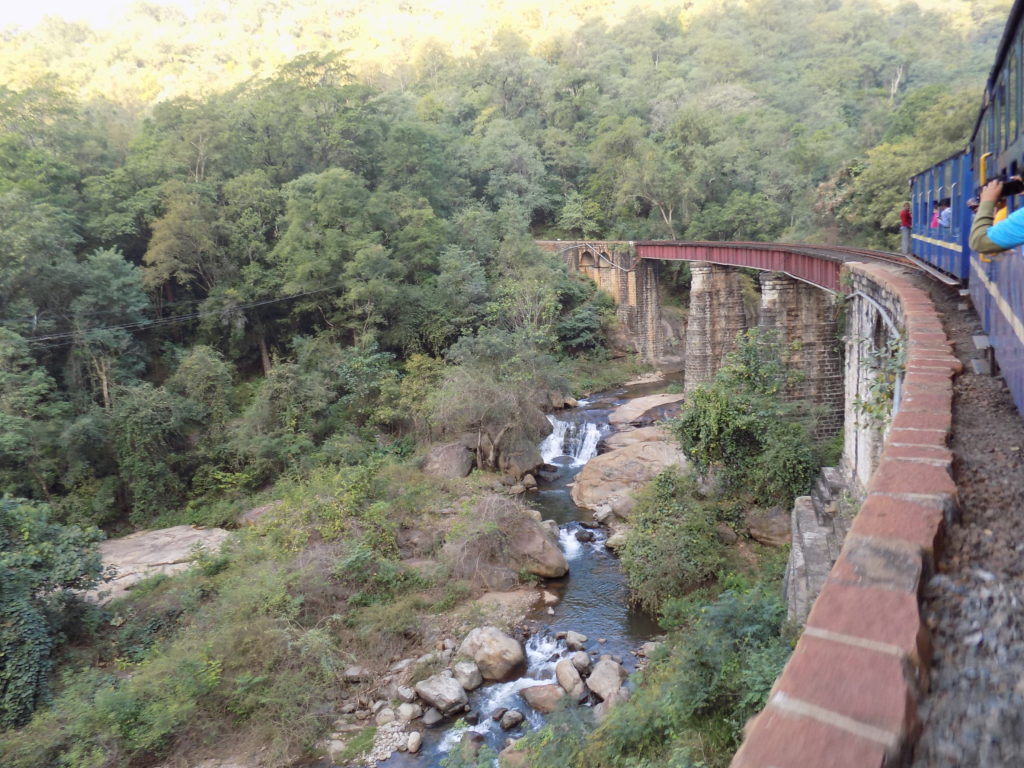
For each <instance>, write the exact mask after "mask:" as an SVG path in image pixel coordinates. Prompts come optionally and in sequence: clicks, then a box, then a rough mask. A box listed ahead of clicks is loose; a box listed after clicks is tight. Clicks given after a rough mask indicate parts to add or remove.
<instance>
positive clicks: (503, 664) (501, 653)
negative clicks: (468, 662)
mask: <svg viewBox="0 0 1024 768" xmlns="http://www.w3.org/2000/svg"><path fill="white" fill-rule="evenodd" d="M459 654H460V655H462V656H468V657H469V658H471V659H473V661H475V662H476V665H477V666H478V667H479V668H480V674H481V675H483V678H484V679H485V680H506V679H508V678H510V677H512V676H513V675H514V674H515V673H516V672H517V671H518V670H519V669H520V668H521V667H522V666H523V665H524V664H525V663H526V655H525V654H524V653H523V646H522V645H520V644H519V641H518V640H515V639H513V638H511V637H509V636H508V635H506V634H505V633H504V632H502V631H501V630H500V629H498V628H497V627H477V628H476V629H474V630H473V631H472V632H470V633H469V634H468V635H466V639H465V640H463V641H462V645H461V646H460V647H459ZM460 689H461V686H460ZM462 695H463V696H465V695H466V694H465V692H463V694H462Z"/></svg>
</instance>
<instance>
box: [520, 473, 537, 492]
mask: <svg viewBox="0 0 1024 768" xmlns="http://www.w3.org/2000/svg"><path fill="white" fill-rule="evenodd" d="M523 487H524V488H526V490H528V491H533V490H536V488H537V478H535V477H534V476H533V475H531V474H530V473H529V472H527V473H526V474H525V475H523Z"/></svg>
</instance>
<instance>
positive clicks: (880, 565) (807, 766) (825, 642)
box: [731, 264, 962, 768]
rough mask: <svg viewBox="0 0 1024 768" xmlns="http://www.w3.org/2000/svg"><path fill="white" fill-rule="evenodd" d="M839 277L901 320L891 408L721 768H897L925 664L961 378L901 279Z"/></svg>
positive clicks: (888, 272) (907, 746) (866, 270)
mask: <svg viewBox="0 0 1024 768" xmlns="http://www.w3.org/2000/svg"><path fill="white" fill-rule="evenodd" d="M844 271H849V272H851V273H852V274H853V275H855V276H858V277H860V278H866V279H867V280H868V281H869V282H870V284H871V285H872V288H873V289H874V290H877V291H878V292H879V295H884V296H885V297H887V298H888V299H890V302H887V303H889V304H890V306H891V305H892V304H896V305H898V307H899V309H900V314H901V317H900V322H901V325H902V327H903V329H904V331H905V334H906V338H907V345H908V346H907V350H908V353H907V363H906V374H905V378H904V388H903V396H902V401H901V403H900V408H899V412H898V413H897V414H896V415H895V417H894V418H893V421H892V425H891V430H890V431H889V434H888V435H887V436H886V438H885V443H884V446H883V449H882V456H881V459H880V461H879V463H878V467H877V468H876V470H875V471H874V473H873V474H872V476H871V480H870V482H869V483H868V485H867V489H866V491H867V495H866V498H865V500H864V503H863V505H862V506H861V508H860V511H859V512H858V514H857V517H856V518H855V520H854V522H853V526H852V527H851V529H850V532H849V534H848V536H847V538H846V541H845V542H844V544H843V549H842V552H841V554H840V556H839V559H838V560H837V561H836V563H835V565H834V566H833V568H832V571H831V573H830V575H829V579H828V582H827V583H826V584H825V586H824V588H823V589H822V591H821V594H820V595H819V596H818V598H817V600H816V601H815V603H814V607H813V608H812V609H811V613H810V616H809V617H808V619H807V625H806V627H805V629H804V632H803V635H802V636H801V638H800V641H799V642H798V643H797V646H796V649H795V650H794V652H793V656H792V658H791V659H790V661H789V663H788V664H787V665H786V668H785V669H784V670H783V672H782V675H781V676H780V677H779V679H778V680H776V682H775V686H774V687H773V688H772V692H771V694H770V695H769V698H768V704H767V706H766V707H765V709H764V710H763V711H762V712H761V714H759V715H758V716H757V717H755V718H754V719H752V720H751V721H750V723H748V725H747V733H746V738H745V739H744V742H743V744H742V746H741V747H740V749H739V751H738V752H737V753H736V755H735V756H734V757H733V760H732V764H731V766H732V768H769V767H771V768H822V767H823V766H834V767H835V768H867V767H868V766H872V767H875V766H899V765H902V764H904V763H905V762H906V760H907V759H908V757H909V754H910V752H911V749H912V747H913V744H914V740H915V739H916V736H917V733H918V730H919V722H918V718H917V700H918V696H919V694H920V693H921V691H922V690H924V688H926V687H927V679H928V661H929V643H928V633H927V629H926V627H925V625H924V623H923V622H922V620H921V615H920V610H919V590H920V587H921V584H922V581H923V579H924V578H926V577H927V575H928V573H929V572H930V571H931V570H932V568H933V566H934V563H935V556H936V552H937V550H938V549H939V548H940V547H941V544H942V535H943V530H944V526H945V524H946V520H947V519H950V518H951V516H952V515H953V514H955V511H956V505H957V490H956V485H955V484H954V482H953V479H952V461H953V456H952V453H951V452H950V451H949V449H948V448H947V441H948V438H949V432H950V428H951V425H952V401H953V384H952V380H953V377H954V376H955V375H956V374H957V373H959V372H960V370H961V369H962V367H961V364H960V362H959V361H958V360H957V359H956V357H954V356H953V354H952V352H951V347H950V344H949V341H948V340H947V338H946V335H945V333H944V332H943V329H942V323H941V321H940V320H939V316H938V313H937V312H936V310H935V308H934V306H933V305H932V303H931V300H930V299H929V297H928V295H927V294H926V293H925V292H924V291H922V290H920V289H919V288H916V287H915V286H914V285H913V284H912V282H911V281H910V279H909V278H907V277H906V276H905V274H904V273H903V272H902V271H901V270H899V269H898V268H895V267H889V266H883V265H875V264H870V265H868V264H848V265H846V266H845V267H844Z"/></svg>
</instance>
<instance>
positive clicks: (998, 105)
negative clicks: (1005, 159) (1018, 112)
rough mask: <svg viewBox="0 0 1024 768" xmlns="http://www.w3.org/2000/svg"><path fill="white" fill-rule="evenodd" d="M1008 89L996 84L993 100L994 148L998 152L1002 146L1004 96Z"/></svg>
mask: <svg viewBox="0 0 1024 768" xmlns="http://www.w3.org/2000/svg"><path fill="white" fill-rule="evenodd" d="M1005 94H1006V89H1005V88H1004V87H1003V86H1002V85H998V86H996V93H995V98H994V99H993V100H992V149H993V151H995V152H998V151H999V150H1000V148H1001V147H1002V134H1003V131H1002V127H1003V109H1004V103H1005V102H1004V101H1003V97H1004V95H1005Z"/></svg>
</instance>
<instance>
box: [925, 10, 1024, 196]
mask: <svg viewBox="0 0 1024 768" xmlns="http://www.w3.org/2000/svg"><path fill="white" fill-rule="evenodd" d="M1022 2H1024V0H1022ZM964 151H965V150H962V149H960V150H957V151H956V152H954V153H953V154H952V155H950V156H949V157H944V158H942V159H941V160H936V161H935V162H934V163H932V164H931V165H930V166H928V167H927V168H925V169H924V170H923V171H920V172H919V173H915V174H914V175H913V176H911V177H910V180H911V181H913V180H914V179H916V178H917V177H918V176H924V175H925V174H926V173H931V172H932V171H933V170H935V166H937V165H942V164H944V163H948V162H949V161H950V160H953V159H954V158H957V157H960V156H961V155H963V154H964Z"/></svg>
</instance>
